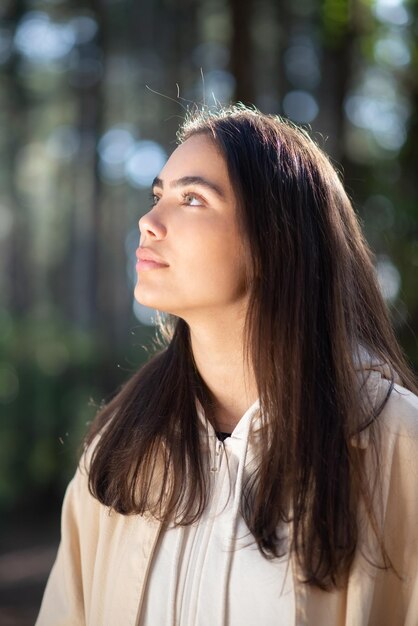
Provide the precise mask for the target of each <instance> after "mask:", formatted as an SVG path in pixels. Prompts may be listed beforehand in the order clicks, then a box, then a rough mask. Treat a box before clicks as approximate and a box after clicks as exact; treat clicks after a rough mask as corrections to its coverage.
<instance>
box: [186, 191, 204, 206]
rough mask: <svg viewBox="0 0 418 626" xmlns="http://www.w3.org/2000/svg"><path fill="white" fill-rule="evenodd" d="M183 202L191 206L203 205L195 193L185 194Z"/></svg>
mask: <svg viewBox="0 0 418 626" xmlns="http://www.w3.org/2000/svg"><path fill="white" fill-rule="evenodd" d="M183 200H184V202H185V203H186V204H188V205H189V206H202V204H203V202H202V200H201V199H200V198H199V196H196V195H195V194H194V193H185V194H184V196H183Z"/></svg>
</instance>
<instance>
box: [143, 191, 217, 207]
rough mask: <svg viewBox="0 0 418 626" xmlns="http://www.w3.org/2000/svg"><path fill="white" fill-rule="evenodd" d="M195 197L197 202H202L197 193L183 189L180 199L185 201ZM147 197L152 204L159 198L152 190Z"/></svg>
mask: <svg viewBox="0 0 418 626" xmlns="http://www.w3.org/2000/svg"><path fill="white" fill-rule="evenodd" d="M190 198H192V199H196V200H197V201H198V202H201V203H202V204H203V203H204V202H205V201H204V199H203V198H202V196H200V195H199V194H197V193H194V192H193V191H183V192H182V194H181V199H182V201H183V202H186V201H187V200H188V199H190ZM149 199H150V202H151V205H152V206H155V205H156V204H157V202H158V201H159V199H160V196H157V194H155V193H153V192H152V191H151V192H150V193H149Z"/></svg>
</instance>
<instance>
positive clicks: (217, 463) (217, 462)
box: [210, 438, 224, 472]
mask: <svg viewBox="0 0 418 626" xmlns="http://www.w3.org/2000/svg"><path fill="white" fill-rule="evenodd" d="M223 448H224V447H223V444H222V442H221V441H219V439H218V438H216V440H215V449H214V455H213V461H212V467H211V468H210V471H211V472H219V470H220V467H221V461H222V453H223Z"/></svg>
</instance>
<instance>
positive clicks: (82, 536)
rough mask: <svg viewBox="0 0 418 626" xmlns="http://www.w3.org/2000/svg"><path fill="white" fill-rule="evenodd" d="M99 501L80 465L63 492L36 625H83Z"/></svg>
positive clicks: (91, 573)
mask: <svg viewBox="0 0 418 626" xmlns="http://www.w3.org/2000/svg"><path fill="white" fill-rule="evenodd" d="M99 506H100V505H99V503H98V502H97V501H95V500H94V498H93V497H92V496H91V495H90V493H89V492H88V486H87V472H86V470H85V469H83V467H82V465H80V467H79V468H78V470H77V472H76V474H75V476H74V478H73V479H72V481H71V482H70V483H69V485H68V487H67V491H66V493H65V497H64V502H63V507H62V518H61V542H60V546H59V548H58V553H57V557H56V560H55V563H54V565H53V568H52V570H51V573H50V576H49V579H48V583H47V586H46V589H45V592H44V597H43V600H42V605H41V608H40V612H39V615H38V619H37V621H36V626H84V625H85V624H86V623H87V621H88V617H87V611H88V604H89V593H90V591H91V589H90V587H91V583H92V577H93V571H94V560H95V551H96V545H97V530H98V529H97V525H98V515H97V513H98V511H97V509H98V507H99Z"/></svg>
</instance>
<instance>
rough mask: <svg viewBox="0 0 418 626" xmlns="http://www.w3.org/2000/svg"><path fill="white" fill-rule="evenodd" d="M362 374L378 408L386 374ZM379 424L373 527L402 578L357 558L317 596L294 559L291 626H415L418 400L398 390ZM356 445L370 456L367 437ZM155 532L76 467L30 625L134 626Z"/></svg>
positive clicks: (417, 620)
mask: <svg viewBox="0 0 418 626" xmlns="http://www.w3.org/2000/svg"><path fill="white" fill-rule="evenodd" d="M368 369H370V370H372V371H371V372H370V378H369V382H368V386H369V389H371V390H372V393H373V395H374V399H375V402H379V400H380V398H383V397H385V395H386V393H387V390H388V388H389V382H388V380H387V379H386V378H385V374H386V373H387V372H386V371H385V368H384V367H380V366H378V365H376V364H372V365H369V366H368ZM378 423H379V428H380V433H381V445H382V447H381V453H380V463H381V468H382V471H383V490H382V507H381V519H380V522H381V524H382V528H383V532H384V541H385V546H386V548H387V551H388V553H389V555H390V557H391V559H392V561H393V564H394V565H395V567H396V569H397V572H398V573H399V574H400V577H398V576H397V575H396V574H395V573H393V572H392V571H388V570H383V569H380V570H379V569H376V568H375V567H373V566H371V565H370V563H369V561H368V560H367V554H366V555H364V554H362V553H361V551H360V550H358V551H357V553H356V555H355V559H354V562H353V565H352V567H351V570H350V572H349V576H348V579H347V584H346V586H345V587H344V588H342V589H341V590H338V591H332V592H323V591H321V590H319V589H316V588H313V587H311V586H308V585H305V584H303V583H302V582H301V580H302V575H301V572H300V571H299V570H298V566H297V564H296V562H295V559H293V558H292V557H291V563H292V571H293V586H294V593H295V622H294V624H295V626H418V398H417V397H416V396H415V395H414V394H412V393H410V392H408V391H407V390H405V389H403V388H402V387H400V386H399V385H395V387H394V389H393V391H392V393H391V396H390V398H389V400H388V402H387V404H386V406H385V408H384V409H383V411H382V413H381V414H380V415H379V417H378ZM353 445H359V446H361V447H362V448H365V450H366V455H367V447H368V434H367V431H364V432H363V433H362V435H361V437H360V438H358V439H357V440H355V441H353ZM368 457H369V458H368V467H369V471H370V473H371V472H372V467H373V459H372V455H370V454H369V455H368ZM160 529H161V525H160V524H159V523H158V522H156V521H155V520H154V519H152V518H150V517H146V516H138V515H136V516H123V515H119V514H117V513H115V512H112V511H109V509H108V508H106V507H104V506H103V505H101V504H100V503H99V502H98V501H97V500H95V499H94V498H93V497H92V496H91V495H90V494H89V492H88V488H87V476H86V471H85V469H83V465H82V464H80V467H79V468H78V470H77V472H76V475H75V477H74V478H73V480H72V481H71V483H70V484H69V486H68V489H67V492H66V496H65V499H64V505H63V512H62V538H61V544H60V547H59V550H58V555H57V559H56V562H55V564H54V567H53V569H52V571H51V575H50V578H49V581H48V584H47V587H46V590H45V594H44V598H43V602H42V606H41V610H40V613H39V616H38V620H37V622H36V626H81V625H84V624H85V625H88V626H138V620H139V615H140V613H141V607H142V604H143V596H144V589H145V587H146V581H147V577H148V574H149V571H150V564H151V561H152V556H153V553H154V550H155V546H156V544H157V539H158V536H159V532H160ZM369 545H370V544H369ZM162 593H165V591H164V588H163V584H162ZM213 601H214V602H216V598H214V599H213ZM260 601H262V599H260ZM278 623H280V616H278ZM156 626H162V625H160V624H156ZM179 626H181V625H179ZM196 626H199V625H198V624H196ZM214 626H215V625H214ZM216 626H219V625H218V624H217V625H216ZM225 626H227V624H225ZM243 626H245V625H243ZM251 626H252V625H251ZM260 626H262V625H261V624H260ZM286 626H287V625H286Z"/></svg>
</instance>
